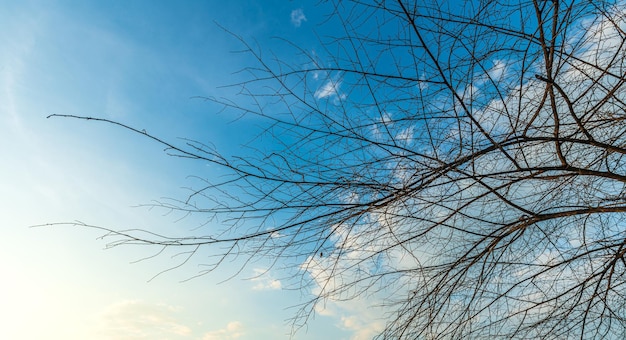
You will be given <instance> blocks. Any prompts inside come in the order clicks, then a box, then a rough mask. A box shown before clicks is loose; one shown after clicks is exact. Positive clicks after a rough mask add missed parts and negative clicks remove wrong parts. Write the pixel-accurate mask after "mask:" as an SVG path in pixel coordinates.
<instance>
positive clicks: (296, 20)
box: [291, 8, 306, 27]
mask: <svg viewBox="0 0 626 340" xmlns="http://www.w3.org/2000/svg"><path fill="white" fill-rule="evenodd" d="M303 21H306V16H305V15H304V12H303V11H302V8H298V9H294V10H293V11H291V23H292V24H293V25H294V26H296V27H300V25H302V22H303Z"/></svg>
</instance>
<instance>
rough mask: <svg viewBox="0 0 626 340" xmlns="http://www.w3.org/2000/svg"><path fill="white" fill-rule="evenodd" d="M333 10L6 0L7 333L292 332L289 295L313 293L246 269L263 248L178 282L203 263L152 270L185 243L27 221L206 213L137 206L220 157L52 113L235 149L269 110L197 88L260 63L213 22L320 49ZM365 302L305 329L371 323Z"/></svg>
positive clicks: (2, 69)
mask: <svg viewBox="0 0 626 340" xmlns="http://www.w3.org/2000/svg"><path fill="white" fill-rule="evenodd" d="M327 13H328V8H320V7H316V6H315V2H312V1H186V2H181V3H176V4H175V3H174V2H170V3H169V4H168V3H166V2H159V3H157V2H153V1H132V2H127V1H110V2H101V1H0V45H1V46H2V52H0V136H2V141H3V147H2V148H0V158H1V159H2V163H0V164H1V166H0V178H1V180H0V192H1V193H2V194H1V195H0V204H2V207H3V214H2V215H1V216H0V225H1V226H2V229H1V231H0V233H1V234H0V258H1V259H2V268H3V272H4V274H3V277H4V279H3V280H2V281H1V283H0V294H1V296H0V301H2V306H1V307H0V318H1V319H2V322H1V323H2V324H3V326H2V327H0V338H3V339H41V338H47V339H279V338H287V334H288V333H289V331H290V328H289V324H288V322H287V321H286V320H287V319H288V318H289V317H291V316H293V314H294V313H295V310H293V309H288V307H291V306H294V305H296V304H298V303H300V302H303V301H304V300H306V298H307V292H299V291H292V290H286V289H284V288H285V287H284V286H283V285H282V284H281V277H279V276H277V275H278V274H274V273H273V272H271V271H270V272H269V273H268V275H266V276H264V277H261V278H258V279H254V280H250V279H248V280H245V278H251V277H254V276H255V275H256V274H258V273H259V272H262V271H263V270H264V269H265V267H264V266H263V263H257V264H254V265H252V266H249V267H247V268H246V269H245V270H244V272H243V273H242V274H241V275H240V276H238V277H236V278H234V279H231V280H229V281H227V282H225V283H221V284H218V283H219V282H221V281H223V280H224V279H225V278H227V277H228V276H229V275H230V274H231V273H232V272H233V271H235V270H236V269H238V268H239V266H238V264H237V263H232V264H228V265H226V266H225V268H222V270H221V271H218V272H216V273H214V274H215V275H211V276H204V277H201V278H198V279H194V280H191V281H187V282H183V283H181V282H180V281H181V280H184V279H186V278H188V277H190V276H193V275H194V273H196V271H197V267H195V266H194V265H193V264H192V265H189V266H186V267H184V268H181V269H178V270H175V271H172V272H168V273H166V274H164V275H161V276H159V277H157V278H156V279H154V280H152V281H150V282H148V280H150V278H152V277H153V276H154V275H155V274H157V273H159V272H160V271H161V270H163V269H167V268H168V265H169V264H170V263H175V260H176V258H174V259H171V258H170V257H169V256H161V257H158V258H156V259H152V260H147V261H142V262H139V263H135V264H131V262H133V261H135V260H138V259H141V258H143V257H145V256H147V255H150V254H152V253H151V251H150V250H146V249H145V248H141V247H126V248H124V247H120V248H115V249H110V250H103V248H104V247H105V245H106V242H105V241H102V240H99V239H98V237H99V236H101V233H99V232H97V231H93V230H84V229H80V228H72V227H54V228H29V227H28V226H31V225H36V224H41V223H49V222H62V221H73V220H79V221H83V222H86V223H91V224H98V225H103V226H110V227H116V226H124V227H125V226H133V227H139V228H146V229H150V230H168V231H171V230H172V228H173V229H174V230H176V231H177V232H181V233H184V232H185V231H187V230H190V229H191V228H193V227H195V226H196V225H197V224H198V223H200V222H199V220H194V218H189V219H185V220H182V221H178V220H179V217H180V216H174V215H164V214H163V212H161V211H154V210H152V211H150V210H148V209H145V208H140V207H136V206H137V205H139V204H142V203H149V202H151V200H153V199H159V198H161V197H176V196H177V195H178V196H180V195H182V194H184V190H183V189H182V187H184V186H185V185H188V183H189V179H187V176H188V175H191V174H202V175H203V176H211V174H213V173H218V172H219V170H218V169H215V168H214V167H211V166H208V165H207V164H200V163H192V162H189V161H185V160H180V159H174V158H171V157H168V156H166V155H165V154H164V153H163V151H162V148H161V147H160V146H158V145H156V144H154V143H152V142H150V141H149V140H147V139H144V138H141V137H140V136H137V135H133V134H132V133H129V132H128V131H124V130H122V129H119V128H115V127H112V126H107V125H104V124H97V123H88V122H84V121H76V120H69V119H46V116H48V115H50V114H74V115H88V116H96V117H102V118H108V119H113V120H116V121H120V122H124V123H126V124H129V125H132V126H135V127H137V128H140V129H145V130H146V131H149V132H150V133H152V134H154V135H157V136H160V137H163V138H165V139H169V140H175V138H177V137H189V138H192V139H198V140H201V141H206V142H211V143H213V144H214V145H215V146H216V147H217V149H218V150H221V151H222V152H224V153H225V154H237V153H238V152H240V151H241V149H240V145H241V144H243V143H245V142H247V141H248V140H250V139H251V138H252V137H254V135H255V134H256V132H258V130H259V129H260V127H261V125H260V124H261V123H260V122H259V121H258V120H257V119H254V118H249V117H246V118H244V119H240V120H237V121H233V117H232V116H229V115H228V114H220V113H218V111H219V107H218V106H216V105H214V104H211V103H210V102H207V101H203V100H200V99H193V98H192V97H194V96H231V95H232V94H233V90H232V89H228V88H226V89H224V88H220V86H222V85H228V84H231V83H233V82H237V81H239V80H242V79H244V78H245V77H246V75H245V74H241V73H235V72H236V71H238V70H240V69H242V68H244V67H246V66H249V65H250V64H251V63H252V62H253V60H252V59H251V58H250V57H249V56H246V55H244V54H236V53H232V51H235V50H239V49H241V47H242V46H241V44H240V42H238V41H237V39H235V38H234V37H233V36H232V35H229V34H228V33H226V32H224V30H223V29H221V28H220V27H218V25H217V24H216V23H219V24H220V25H222V26H223V27H225V28H227V29H228V30H231V31H232V32H233V33H235V34H237V35H240V36H242V37H243V38H244V39H246V40H248V41H251V42H252V43H254V44H258V45H259V46H261V47H262V49H263V50H264V51H268V52H269V51H271V50H272V47H273V46H274V44H277V40H276V39H272V37H276V36H280V37H284V38H286V39H289V40H292V41H295V42H297V43H298V44H299V45H300V46H302V47H303V48H306V49H311V50H313V49H315V48H316V47H318V44H319V42H318V40H317V38H316V36H315V34H313V30H317V31H318V32H319V31H322V32H323V29H327V30H328V29H329V28H327V27H326V28H324V27H320V26H319V25H318V24H319V23H321V22H322V21H323V20H324V18H325V17H324V15H325V14H327ZM304 18H306V19H304ZM276 46H278V45H276ZM279 52H280V51H277V53H279ZM283 57H286V58H288V57H289V56H283ZM294 58H297V57H296V56H294ZM170 255H173V254H170ZM170 261H173V262H170ZM229 266H230V267H229ZM360 312H362V309H361V308H360V305H358V302H356V303H355V304H354V305H351V306H348V307H347V309H341V310H339V309H337V310H336V311H334V312H331V308H329V309H328V311H327V312H323V313H321V314H318V315H317V316H316V317H315V319H313V320H310V321H309V325H308V327H307V328H306V329H303V330H301V331H300V332H299V333H297V334H296V336H295V338H296V339H320V338H333V339H341V338H345V339H349V338H352V337H354V338H356V337H358V336H365V337H366V336H368V335H371V334H369V333H363V332H362V329H363V328H364V327H363V325H361V324H359V322H364V320H367V319H366V318H361V317H360V316H359V313H360ZM359 330H360V331H361V334H360V335H359V333H358V332H359Z"/></svg>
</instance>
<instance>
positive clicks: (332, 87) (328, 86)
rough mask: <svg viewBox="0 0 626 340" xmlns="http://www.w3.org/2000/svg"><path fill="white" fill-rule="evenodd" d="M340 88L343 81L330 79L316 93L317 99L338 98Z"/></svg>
mask: <svg viewBox="0 0 626 340" xmlns="http://www.w3.org/2000/svg"><path fill="white" fill-rule="evenodd" d="M339 86H341V80H335V79H330V80H328V81H327V82H326V83H325V84H324V85H322V87H320V88H319V89H317V91H315V98H316V99H322V98H327V97H331V96H336V95H337V93H338V92H339Z"/></svg>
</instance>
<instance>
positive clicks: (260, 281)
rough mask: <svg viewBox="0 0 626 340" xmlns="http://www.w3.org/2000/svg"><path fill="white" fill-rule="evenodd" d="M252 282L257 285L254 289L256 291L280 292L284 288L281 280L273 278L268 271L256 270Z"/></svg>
mask: <svg viewBox="0 0 626 340" xmlns="http://www.w3.org/2000/svg"><path fill="white" fill-rule="evenodd" d="M250 280H251V281H252V282H255V283H256V284H255V285H254V286H253V287H252V289H254V290H278V289H281V288H282V287H283V285H282V283H281V282H280V280H277V279H275V278H273V277H272V276H271V274H270V273H269V271H268V270H266V269H261V268H255V269H254V277H253V278H252V279H250Z"/></svg>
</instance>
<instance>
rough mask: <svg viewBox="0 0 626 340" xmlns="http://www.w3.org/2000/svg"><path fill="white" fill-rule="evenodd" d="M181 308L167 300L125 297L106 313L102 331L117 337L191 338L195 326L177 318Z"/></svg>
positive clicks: (114, 337) (106, 334)
mask: <svg viewBox="0 0 626 340" xmlns="http://www.w3.org/2000/svg"><path fill="white" fill-rule="evenodd" d="M180 310H181V309H180V308H178V307H174V306H169V305H166V304H154V303H146V302H142V301H139V300H125V301H121V302H118V303H115V304H113V305H111V306H109V308H108V309H107V310H106V312H105V313H104V315H103V325H102V326H103V327H102V329H103V330H102V333H104V335H105V336H107V337H110V338H113V339H129V340H130V339H155V338H160V339H163V338H167V339H188V338H189V336H191V335H192V330H191V328H190V327H188V326H186V325H184V324H183V323H181V322H180V321H179V320H177V318H176V314H178V313H179V312H180Z"/></svg>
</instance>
